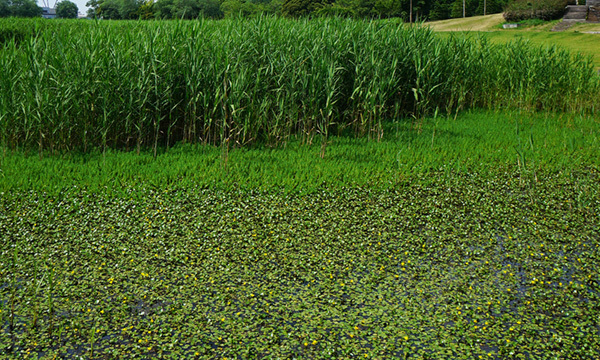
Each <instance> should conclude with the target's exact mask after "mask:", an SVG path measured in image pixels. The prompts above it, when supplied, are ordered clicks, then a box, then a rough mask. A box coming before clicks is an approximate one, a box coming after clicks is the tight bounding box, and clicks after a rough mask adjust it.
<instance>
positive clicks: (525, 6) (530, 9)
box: [504, 0, 568, 22]
mask: <svg viewBox="0 0 600 360" xmlns="http://www.w3.org/2000/svg"><path fill="white" fill-rule="evenodd" d="M567 4H568V0H535V1H533V0H515V1H512V2H510V3H509V4H508V6H507V7H506V9H505V10H504V19H506V21H510V22H516V21H523V20H528V19H540V20H554V19H558V18H560V17H562V16H563V14H564V13H565V7H566V6H567Z"/></svg>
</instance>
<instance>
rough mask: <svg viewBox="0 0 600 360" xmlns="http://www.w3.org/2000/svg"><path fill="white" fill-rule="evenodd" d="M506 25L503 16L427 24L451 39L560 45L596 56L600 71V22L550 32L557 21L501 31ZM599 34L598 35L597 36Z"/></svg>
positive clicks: (597, 66) (594, 59)
mask: <svg viewBox="0 0 600 360" xmlns="http://www.w3.org/2000/svg"><path fill="white" fill-rule="evenodd" d="M504 22H505V20H504V18H503V17H502V14H494V15H487V16H473V17H469V18H465V19H450V20H442V21H433V22H430V23H425V25H427V26H430V27H431V28H432V29H433V30H435V31H437V32H439V33H441V34H443V36H448V35H449V34H450V33H456V32H461V33H465V34H469V35H479V34H485V36H486V37H487V38H488V39H490V41H492V42H493V43H498V44H502V43H508V42H510V41H515V40H527V41H530V42H531V43H532V44H534V45H548V46H553V45H556V46H559V47H562V48H565V49H567V50H569V51H572V52H575V53H577V52H578V53H582V54H584V55H589V56H591V57H592V59H593V62H594V66H595V67H596V68H598V69H600V46H599V45H598V44H599V42H600V23H598V24H594V23H589V24H588V23H586V24H577V25H574V26H572V27H571V28H569V29H567V30H566V31H563V32H552V31H550V30H551V29H552V28H553V27H554V25H555V24H556V23H557V21H553V22H549V23H547V24H544V25H539V26H530V27H524V28H521V29H517V30H515V29H507V30H504V29H502V28H501V25H502V24H503V23H504ZM596 32H598V33H596Z"/></svg>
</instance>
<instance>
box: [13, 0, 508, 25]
mask: <svg viewBox="0 0 600 360" xmlns="http://www.w3.org/2000/svg"><path fill="white" fill-rule="evenodd" d="M3 1H6V0H3ZM507 1H508V0H465V2H464V5H465V9H464V12H465V15H466V16H473V15H483V14H484V12H485V13H487V14H491V13H498V12H501V11H502V10H503V9H504V7H505V6H506V3H507ZM86 5H87V6H88V7H90V9H89V11H88V16H90V17H98V18H103V19H139V18H141V19H151V18H157V19H196V18H199V17H205V18H213V19H220V18H223V17H232V16H245V17H248V16H255V15H257V14H280V15H284V16H290V17H302V16H311V17H314V16H331V15H336V16H345V17H360V18H391V17H399V18H402V19H404V20H405V21H409V20H410V19H411V16H410V9H411V7H412V20H413V21H422V20H442V19H448V18H451V17H462V16H463V0H156V1H154V2H153V1H152V0H89V1H88V3H87V4H86Z"/></svg>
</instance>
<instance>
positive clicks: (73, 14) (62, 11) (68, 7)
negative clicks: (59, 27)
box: [56, 0, 79, 19]
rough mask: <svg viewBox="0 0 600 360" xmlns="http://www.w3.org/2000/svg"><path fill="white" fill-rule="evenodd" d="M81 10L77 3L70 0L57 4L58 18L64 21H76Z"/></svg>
mask: <svg viewBox="0 0 600 360" xmlns="http://www.w3.org/2000/svg"><path fill="white" fill-rule="evenodd" d="M78 13H79V9H78V8H77V5H75V3H73V2H71V1H69V0H62V1H61V2H59V3H58V4H56V16H57V17H59V18H63V19H76V18H77V14H78Z"/></svg>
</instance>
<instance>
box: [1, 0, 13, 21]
mask: <svg viewBox="0 0 600 360" xmlns="http://www.w3.org/2000/svg"><path fill="white" fill-rule="evenodd" d="M11 13H12V12H11V9H10V2H9V0H0V18H2V17H9V16H10V15H11Z"/></svg>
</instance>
